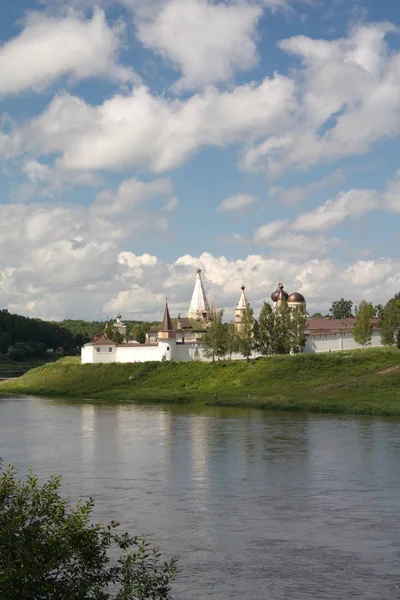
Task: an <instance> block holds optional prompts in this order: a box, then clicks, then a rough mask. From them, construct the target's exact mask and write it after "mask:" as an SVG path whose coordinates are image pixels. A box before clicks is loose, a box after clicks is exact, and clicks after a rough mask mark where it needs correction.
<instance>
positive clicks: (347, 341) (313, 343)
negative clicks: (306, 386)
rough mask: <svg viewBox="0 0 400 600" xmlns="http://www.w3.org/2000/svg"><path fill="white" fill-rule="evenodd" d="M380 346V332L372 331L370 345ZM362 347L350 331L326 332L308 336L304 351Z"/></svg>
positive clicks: (332, 350) (329, 350)
mask: <svg viewBox="0 0 400 600" xmlns="http://www.w3.org/2000/svg"><path fill="white" fill-rule="evenodd" d="M381 346H382V342H381V336H380V333H379V331H374V332H373V333H372V340H371V347H372V348H379V347H381ZM362 347H363V346H361V345H360V344H357V343H356V342H355V341H354V338H353V336H352V334H351V333H341V334H339V333H337V334H334V333H331V334H329V333H328V334H325V335H322V336H309V337H308V338H307V343H306V347H305V349H304V352H317V353H319V352H336V351H338V350H357V349H360V348H362Z"/></svg>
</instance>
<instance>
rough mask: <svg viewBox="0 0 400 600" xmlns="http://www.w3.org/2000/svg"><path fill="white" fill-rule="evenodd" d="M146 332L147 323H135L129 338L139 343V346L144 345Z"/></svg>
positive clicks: (147, 328)
mask: <svg viewBox="0 0 400 600" xmlns="http://www.w3.org/2000/svg"><path fill="white" fill-rule="evenodd" d="M148 330H149V327H148V325H147V323H136V325H134V326H133V327H132V329H131V338H132V339H133V340H136V341H137V342H139V344H144V343H145V341H146V333H147V332H148Z"/></svg>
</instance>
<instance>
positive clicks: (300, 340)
mask: <svg viewBox="0 0 400 600" xmlns="http://www.w3.org/2000/svg"><path fill="white" fill-rule="evenodd" d="M289 331H290V351H291V352H293V353H294V354H299V353H300V352H303V350H304V347H305V345H306V341H307V338H306V317H305V315H304V314H303V313H302V312H301V311H300V310H294V311H292V314H291V318H290V323H289Z"/></svg>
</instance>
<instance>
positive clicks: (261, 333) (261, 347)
mask: <svg viewBox="0 0 400 600" xmlns="http://www.w3.org/2000/svg"><path fill="white" fill-rule="evenodd" d="M258 325H259V327H258V335H257V337H256V341H257V349H258V351H259V352H260V353H261V354H262V355H263V356H268V355H269V354H271V353H272V346H273V335H274V327H275V317H274V311H273V310H272V307H271V305H270V304H268V302H264V304H263V307H262V309H261V311H260V316H259V319H258Z"/></svg>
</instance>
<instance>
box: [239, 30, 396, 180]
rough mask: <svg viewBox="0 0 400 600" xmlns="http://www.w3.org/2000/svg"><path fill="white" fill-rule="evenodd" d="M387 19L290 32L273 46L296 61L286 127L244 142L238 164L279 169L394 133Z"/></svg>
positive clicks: (351, 150)
mask: <svg viewBox="0 0 400 600" xmlns="http://www.w3.org/2000/svg"><path fill="white" fill-rule="evenodd" d="M388 32H397V29H396V28H395V27H394V26H393V25H391V24H389V23H373V24H363V25H358V26H357V27H355V28H353V29H352V30H351V31H350V32H349V35H348V36H347V37H346V38H341V39H336V40H330V41H328V40H322V39H319V40H316V39H311V38H308V37H305V36H296V37H292V38H289V39H287V40H283V41H282V42H281V43H280V44H279V45H280V48H281V49H282V50H283V51H285V52H287V53H289V54H291V55H293V56H295V57H296V58H297V57H298V58H299V59H300V60H301V68H300V69H297V70H293V71H292V74H293V77H294V78H295V80H296V89H297V95H298V106H297V110H296V111H295V112H294V114H293V119H292V122H291V125H290V127H287V128H283V129H282V130H281V131H280V133H279V134H278V135H274V136H269V137H268V138H266V139H265V140H264V141H262V142H260V143H256V144H252V145H250V146H249V147H248V148H247V149H246V151H245V154H244V156H243V159H242V165H243V166H244V168H246V169H248V170H252V171H267V172H268V173H269V174H270V175H281V174H282V173H283V172H284V171H285V170H286V169H288V168H290V167H294V168H300V169H305V168H308V167H310V166H312V165H315V164H318V163H325V162H332V161H334V160H337V159H338V158H341V157H345V156H357V155H362V154H365V153H367V152H368V151H369V150H370V149H371V148H372V147H373V145H374V144H375V143H376V142H377V141H379V140H382V139H384V138H391V137H395V136H397V135H398V134H399V133H400V53H398V52H395V51H394V52H390V51H389V48H388V45H387V43H386V41H385V35H386V34H387V33H388Z"/></svg>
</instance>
